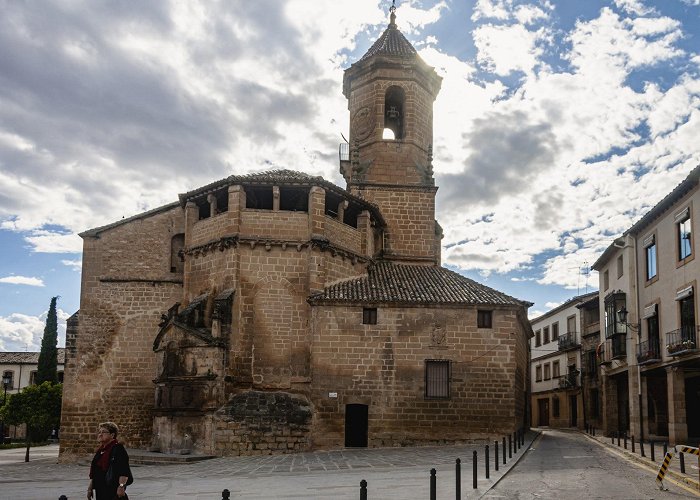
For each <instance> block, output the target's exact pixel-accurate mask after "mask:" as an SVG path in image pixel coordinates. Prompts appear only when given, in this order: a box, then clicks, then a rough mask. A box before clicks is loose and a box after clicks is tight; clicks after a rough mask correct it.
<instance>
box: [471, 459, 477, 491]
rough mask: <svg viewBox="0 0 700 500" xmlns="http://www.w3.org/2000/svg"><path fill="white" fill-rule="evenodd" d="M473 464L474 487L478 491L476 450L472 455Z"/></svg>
mask: <svg viewBox="0 0 700 500" xmlns="http://www.w3.org/2000/svg"><path fill="white" fill-rule="evenodd" d="M472 463H473V467H472V478H473V479H472V481H473V485H472V487H473V488H474V489H476V450H474V453H473V454H472Z"/></svg>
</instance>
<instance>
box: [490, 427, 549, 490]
mask: <svg viewBox="0 0 700 500" xmlns="http://www.w3.org/2000/svg"><path fill="white" fill-rule="evenodd" d="M529 432H532V433H534V434H535V436H534V437H533V438H532V440H531V441H530V443H529V444H528V443H527V442H526V444H527V446H523V452H522V453H520V454H519V455H518V457H517V458H516V460H515V461H512V460H511V462H510V467H508V470H506V471H505V472H503V474H501V477H499V478H498V479H496V480H495V481H494V482H493V484H491V485H489V487H488V488H487V489H486V490H485V491H484V492H483V493H482V494H481V495H479V496H478V497H477V498H482V497H483V496H484V495H486V493H488V492H489V491H491V490H492V489H493V488H495V487H496V485H497V484H498V483H500V482H501V480H502V479H503V478H504V477H506V476H507V475H508V473H509V472H510V471H511V470H513V468H514V467H515V466H516V465H518V463H519V462H520V461H521V460H522V459H523V458H524V457H525V455H526V454H527V453H528V452H529V451H530V447H531V446H532V445H533V444H534V443H535V442H536V441H538V440H539V439H540V438H541V437H542V431H535V430H533V429H532V428H531V429H529ZM513 458H515V457H513Z"/></svg>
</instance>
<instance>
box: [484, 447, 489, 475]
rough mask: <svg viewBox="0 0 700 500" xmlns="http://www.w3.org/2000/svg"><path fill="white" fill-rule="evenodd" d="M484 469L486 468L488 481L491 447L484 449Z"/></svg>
mask: <svg viewBox="0 0 700 500" xmlns="http://www.w3.org/2000/svg"><path fill="white" fill-rule="evenodd" d="M484 457H485V458H484V467H485V468H486V479H488V478H489V445H486V448H485V449H484Z"/></svg>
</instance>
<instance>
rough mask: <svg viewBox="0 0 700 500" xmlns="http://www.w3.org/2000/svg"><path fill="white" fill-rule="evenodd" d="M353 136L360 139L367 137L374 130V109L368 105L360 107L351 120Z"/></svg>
mask: <svg viewBox="0 0 700 500" xmlns="http://www.w3.org/2000/svg"><path fill="white" fill-rule="evenodd" d="M351 130H352V131H353V136H354V137H355V139H356V140H358V141H364V140H365V139H367V138H368V137H369V136H370V134H371V133H372V131H373V130H374V117H373V113H372V109H371V108H369V107H368V106H365V107H363V108H360V109H358V110H357V111H356V112H355V114H354V115H353V117H352V120H351Z"/></svg>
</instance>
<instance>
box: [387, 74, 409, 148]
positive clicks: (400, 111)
mask: <svg viewBox="0 0 700 500" xmlns="http://www.w3.org/2000/svg"><path fill="white" fill-rule="evenodd" d="M405 102H406V93H405V92H404V90H403V89H402V88H401V87H398V86H395V85H394V86H391V87H389V88H388V89H387V90H386V94H384V132H383V134H382V139H388V140H392V139H393V140H401V139H403V138H404V104H405ZM392 135H393V137H392Z"/></svg>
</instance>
